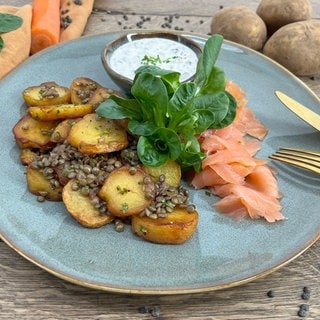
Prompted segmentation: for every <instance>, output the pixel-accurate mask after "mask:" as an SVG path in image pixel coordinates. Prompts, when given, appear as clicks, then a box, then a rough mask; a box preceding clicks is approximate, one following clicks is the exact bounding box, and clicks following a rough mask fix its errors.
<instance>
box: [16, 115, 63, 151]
mask: <svg viewBox="0 0 320 320" xmlns="http://www.w3.org/2000/svg"><path fill="white" fill-rule="evenodd" d="M56 125H57V122H56V121H39V120H36V119H33V118H32V117H31V116H30V115H29V114H26V115H24V116H23V117H22V118H21V119H20V120H19V121H18V122H17V124H16V125H15V126H14V127H13V135H14V137H15V140H16V143H17V145H18V146H19V147H20V148H38V149H48V148H51V147H52V146H53V143H52V142H51V140H50V137H51V133H52V131H53V130H54V128H55V127H56Z"/></svg>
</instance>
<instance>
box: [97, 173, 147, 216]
mask: <svg viewBox="0 0 320 320" xmlns="http://www.w3.org/2000/svg"><path fill="white" fill-rule="evenodd" d="M145 177H147V174H146V173H145V172H144V171H143V170H141V169H139V168H137V169H136V173H135V174H131V173H130V168H129V167H121V168H119V169H116V170H114V171H112V172H111V173H110V174H109V176H108V177H107V178H106V180H105V182H104V184H103V186H102V188H101V189H100V191H99V193H98V195H99V197H100V198H101V199H103V200H104V201H106V202H107V207H108V210H109V211H110V212H111V213H112V214H113V215H115V216H117V217H126V216H132V215H136V214H139V213H140V212H142V211H143V210H144V209H145V208H147V207H148V206H149V205H150V203H151V199H147V198H146V194H145V190H144V186H143V180H144V178H145Z"/></svg>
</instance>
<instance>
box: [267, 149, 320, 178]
mask: <svg viewBox="0 0 320 320" xmlns="http://www.w3.org/2000/svg"><path fill="white" fill-rule="evenodd" d="M269 158H271V159H273V160H278V161H281V162H285V163H288V164H292V165H295V166H298V167H301V168H304V169H307V170H310V171H312V172H315V173H318V174H320V152H316V151H312V150H305V149H294V148H280V149H279V150H278V151H277V152H276V153H274V154H273V155H271V156H270V157H269Z"/></svg>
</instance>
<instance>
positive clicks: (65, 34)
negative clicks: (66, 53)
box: [60, 0, 94, 42]
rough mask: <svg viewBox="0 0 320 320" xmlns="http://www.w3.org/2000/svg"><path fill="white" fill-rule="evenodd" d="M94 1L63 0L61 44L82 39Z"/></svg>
mask: <svg viewBox="0 0 320 320" xmlns="http://www.w3.org/2000/svg"><path fill="white" fill-rule="evenodd" d="M93 3H94V0H61V32H60V42H64V41H68V40H72V39H76V38H78V37H80V36H81V35H82V33H83V31H84V29H85V27H86V25H87V21H88V18H89V16H90V14H91V12H92V8H93Z"/></svg>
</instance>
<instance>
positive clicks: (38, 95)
mask: <svg viewBox="0 0 320 320" xmlns="http://www.w3.org/2000/svg"><path fill="white" fill-rule="evenodd" d="M22 95H23V99H24V101H25V102H26V104H27V106H45V105H51V104H60V103H70V101H71V92H70V89H69V88H67V87H62V86H59V85H58V84H57V83H55V82H44V83H41V84H40V85H39V86H33V87H28V88H26V89H25V90H24V91H23V93H22Z"/></svg>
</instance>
